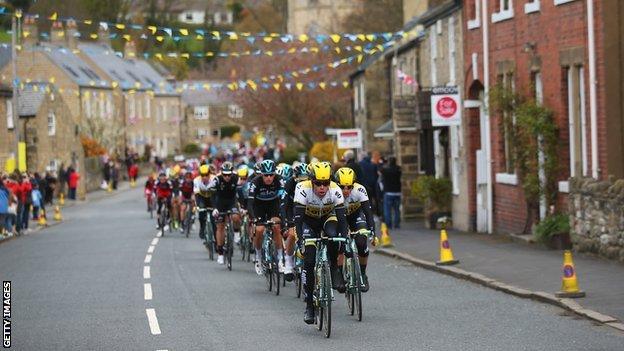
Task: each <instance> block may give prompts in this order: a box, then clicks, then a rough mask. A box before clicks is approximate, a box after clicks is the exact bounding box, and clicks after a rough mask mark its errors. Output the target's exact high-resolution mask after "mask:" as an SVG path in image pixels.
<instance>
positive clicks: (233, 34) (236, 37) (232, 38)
mask: <svg viewBox="0 0 624 351" xmlns="http://www.w3.org/2000/svg"><path fill="white" fill-rule="evenodd" d="M228 34H229V36H230V40H238V35H237V34H236V33H234V32H229V33H228Z"/></svg>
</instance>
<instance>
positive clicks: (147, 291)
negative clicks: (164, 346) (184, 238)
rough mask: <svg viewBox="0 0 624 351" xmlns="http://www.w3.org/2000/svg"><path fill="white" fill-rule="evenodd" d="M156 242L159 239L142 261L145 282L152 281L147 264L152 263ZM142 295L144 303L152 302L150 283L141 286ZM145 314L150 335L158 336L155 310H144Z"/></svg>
mask: <svg viewBox="0 0 624 351" xmlns="http://www.w3.org/2000/svg"><path fill="white" fill-rule="evenodd" d="M158 240H159V239H158V238H157V237H156V238H154V239H153V240H152V243H151V245H150V246H149V248H147V254H146V255H145V260H144V262H145V263H146V265H145V266H143V279H145V280H149V279H152V271H151V267H150V266H149V265H148V264H149V263H151V262H152V254H153V253H154V250H155V249H156V245H157V244H158ZM143 295H144V298H145V301H151V300H152V297H153V295H152V284H151V283H144V284H143ZM145 313H146V314H147V322H148V323H149V327H150V331H151V333H152V335H160V334H161V331H160V325H158V318H157V317H156V310H155V309H153V308H146V309H145Z"/></svg>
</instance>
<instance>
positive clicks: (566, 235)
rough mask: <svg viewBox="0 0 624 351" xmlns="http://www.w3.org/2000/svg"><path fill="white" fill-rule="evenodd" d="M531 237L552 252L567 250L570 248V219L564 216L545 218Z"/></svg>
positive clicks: (554, 215)
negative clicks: (552, 250)
mask: <svg viewBox="0 0 624 351" xmlns="http://www.w3.org/2000/svg"><path fill="white" fill-rule="evenodd" d="M533 235H534V236H535V240H536V241H538V242H540V243H543V244H545V245H546V246H547V247H549V248H551V249H554V250H562V249H564V250H569V249H570V248H571V246H572V242H571V240H570V219H569V218H568V216H567V215H565V214H561V213H559V214H553V215H549V216H547V217H546V218H544V219H543V220H542V221H541V222H539V224H538V225H537V226H536V227H535V231H534V233H533Z"/></svg>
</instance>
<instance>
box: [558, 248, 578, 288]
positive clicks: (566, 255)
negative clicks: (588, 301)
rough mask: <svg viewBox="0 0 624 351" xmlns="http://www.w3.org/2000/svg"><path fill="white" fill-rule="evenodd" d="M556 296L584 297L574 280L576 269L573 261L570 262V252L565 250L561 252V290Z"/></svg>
mask: <svg viewBox="0 0 624 351" xmlns="http://www.w3.org/2000/svg"><path fill="white" fill-rule="evenodd" d="M555 295H556V296H557V297H572V298H575V297H585V292H584V291H582V290H580V289H579V287H578V281H577V280H576V270H575V269H574V262H572V252H570V250H565V251H564V252H563V279H562V282H561V291H559V292H557V293H556V294H555Z"/></svg>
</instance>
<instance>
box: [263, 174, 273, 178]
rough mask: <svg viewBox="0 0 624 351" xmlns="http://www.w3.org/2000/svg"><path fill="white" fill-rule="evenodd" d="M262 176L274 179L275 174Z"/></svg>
mask: <svg viewBox="0 0 624 351" xmlns="http://www.w3.org/2000/svg"><path fill="white" fill-rule="evenodd" d="M262 176H263V177H265V178H270V177H275V174H263V175H262Z"/></svg>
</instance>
